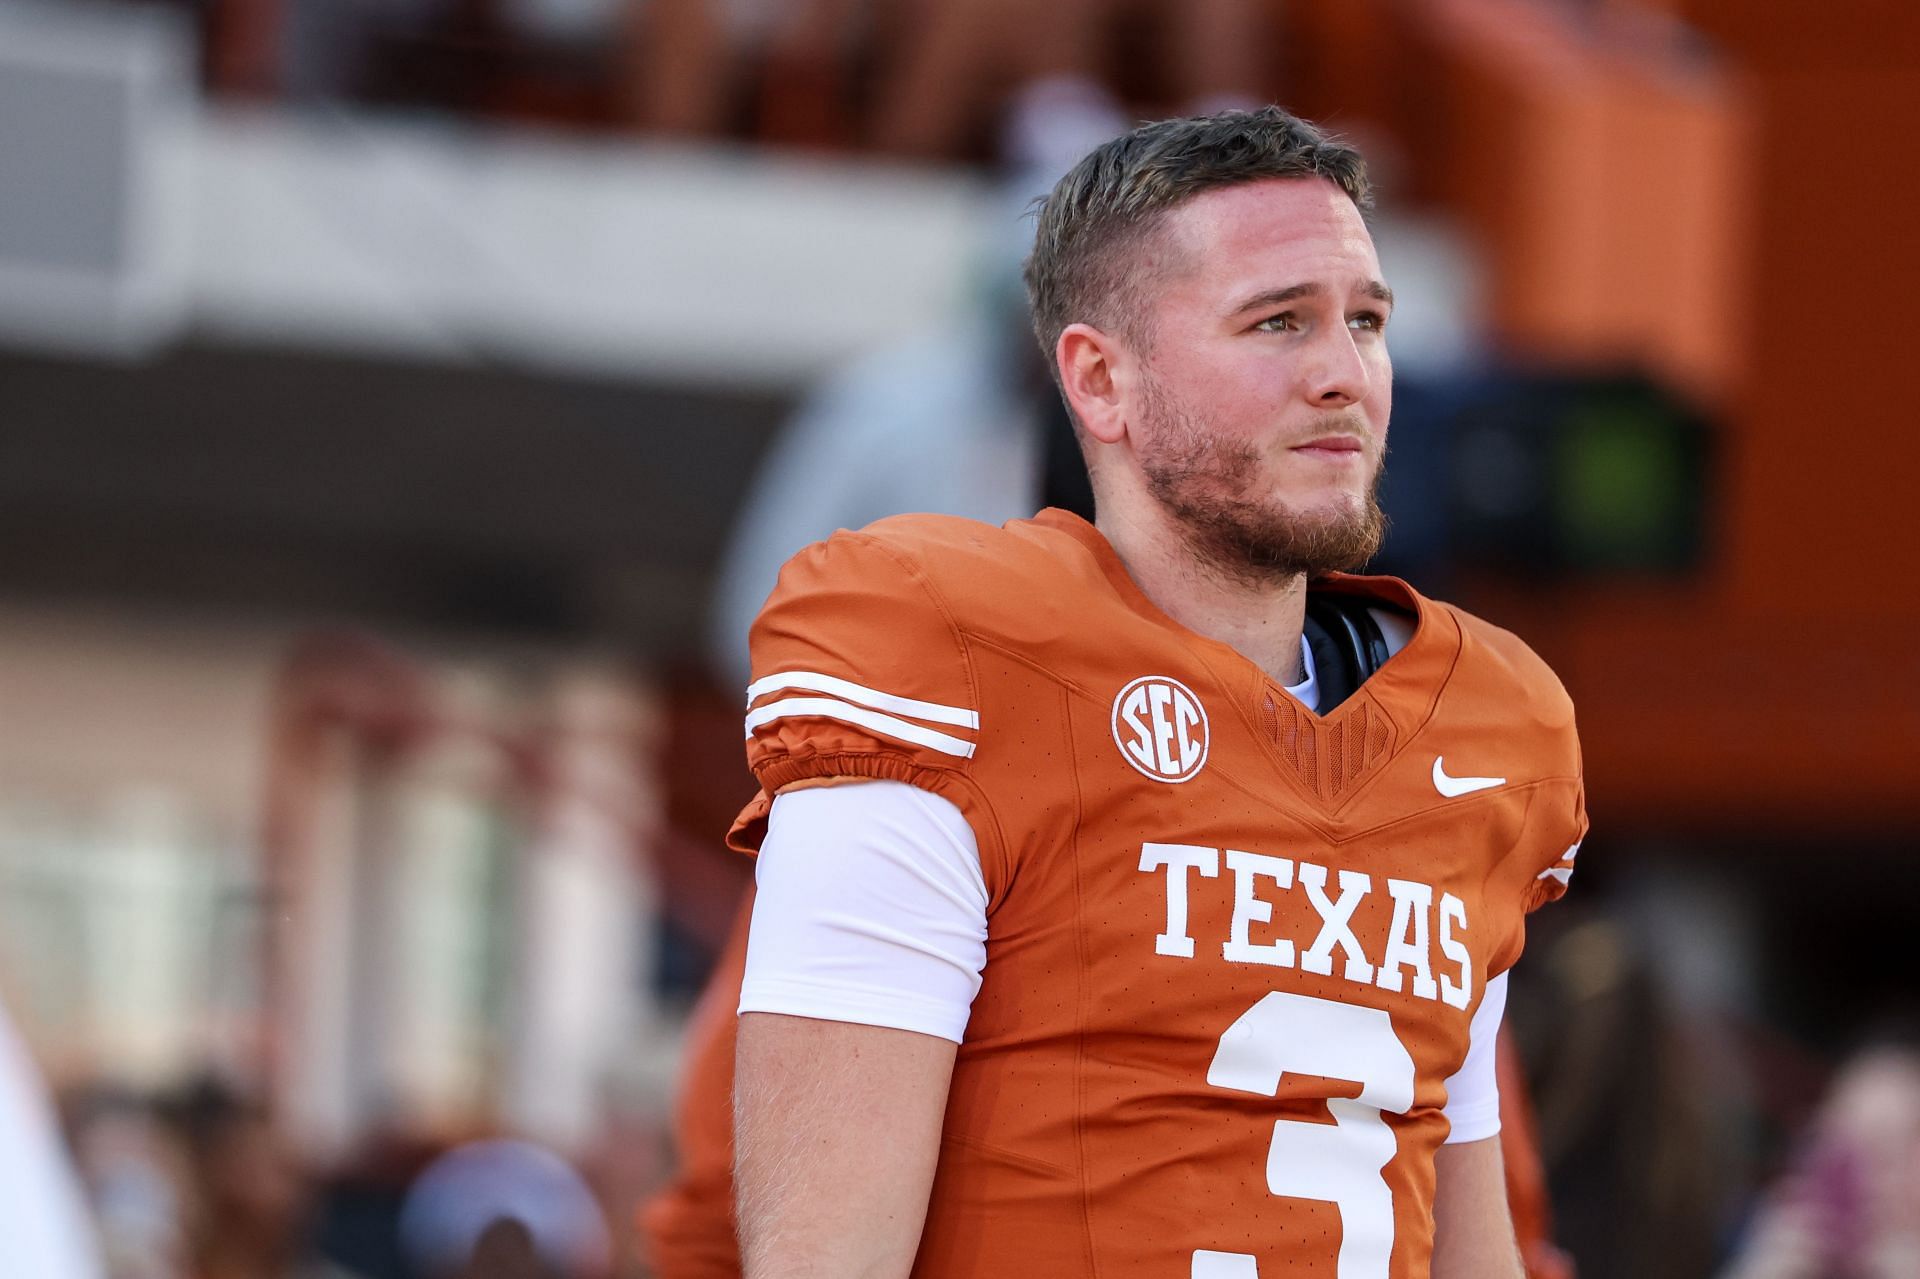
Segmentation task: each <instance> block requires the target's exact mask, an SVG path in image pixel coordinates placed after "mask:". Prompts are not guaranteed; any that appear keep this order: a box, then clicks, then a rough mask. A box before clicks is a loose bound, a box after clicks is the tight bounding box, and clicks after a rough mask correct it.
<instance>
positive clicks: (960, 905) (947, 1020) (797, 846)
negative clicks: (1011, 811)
mask: <svg viewBox="0 0 1920 1279" xmlns="http://www.w3.org/2000/svg"><path fill="white" fill-rule="evenodd" d="M754 878H755V881H756V883H757V885H758V891H757V894H756V896H755V898H754V904H753V926H752V931H751V933H750V934H749V936H748V941H747V971H746V979H745V981H744V983H743V984H742V986H741V988H740V1011H741V1012H743V1013H744V1012H770V1013H787V1014H789V1015H792V1016H796V1017H817V1018H820V1019H822V1020H826V1021H849V1022H859V1023H861V1024H863V1025H869V1026H889V1027H892V1028H894V1029H897V1030H914V1031H919V1032H920V1033H922V1034H926V1035H937V1036H939V1037H940V1038H942V1039H950V1040H952V1041H954V1042H955V1043H958V1042H960V1039H961V1036H962V1035H963V1034H964V1033H965V1031H966V1027H967V1015H968V1012H969V1010H970V1009H971V1008H972V1006H973V997H974V995H975V994H976V993H978V991H979V989H980V971H981V969H982V968H984V967H985V966H986V961H987V886H986V881H985V880H984V879H983V878H982V877H981V874H980V853H979V846H978V843H977V842H976V840H975V838H974V833H973V828H972V827H971V826H970V825H968V824H967V819H966V817H965V816H963V815H962V814H961V812H960V810H959V809H958V808H957V807H955V806H954V805H953V804H952V803H951V802H950V801H948V800H945V799H942V798H941V797H940V796H938V795H935V794H932V793H931V792H928V791H924V790H920V789H918V788H917V787H913V786H909V785H907V784H906V783H905V782H892V781H871V782H857V783H847V784H843V785H837V786H822V787H811V788H808V789H804V790H797V791H789V792H786V793H784V794H782V795H779V796H777V797H776V798H775V799H774V801H773V812H772V814H771V815H770V817H769V819H768V825H767V836H766V839H765V840H764V841H763V842H762V844H761V847H760V856H759V864H758V866H757V867H756V869H755V872H754Z"/></svg>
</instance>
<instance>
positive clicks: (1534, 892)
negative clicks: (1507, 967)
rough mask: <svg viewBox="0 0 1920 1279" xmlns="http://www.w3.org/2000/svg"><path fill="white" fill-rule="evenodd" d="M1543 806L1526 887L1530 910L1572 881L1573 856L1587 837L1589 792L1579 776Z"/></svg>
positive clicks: (1558, 894) (1560, 892)
mask: <svg viewBox="0 0 1920 1279" xmlns="http://www.w3.org/2000/svg"><path fill="white" fill-rule="evenodd" d="M1544 807H1545V810H1546V811H1545V812H1544V814H1543V818H1544V820H1543V821H1542V823H1541V825H1542V827H1543V828H1544V829H1543V830H1542V833H1541V836H1540V842H1538V843H1537V844H1536V845H1535V846H1534V850H1533V852H1534V856H1533V860H1532V861H1531V862H1530V863H1529V869H1531V870H1532V871H1533V879H1532V880H1531V882H1529V883H1528V884H1527V887H1526V899H1525V909H1526V911H1527V913H1529V914H1531V913H1532V912H1534V911H1536V910H1538V909H1539V908H1540V907H1542V906H1544V905H1546V904H1547V903H1548V902H1550V901H1555V900H1557V899H1558V898H1560V897H1562V896H1564V895H1565V894H1566V891H1567V885H1568V884H1570V883H1571V882H1572V881H1573V867H1574V859H1575V858H1577V857H1579V856H1580V844H1581V841H1583V840H1585V839H1586V837H1587V794H1586V787H1585V785H1584V784H1583V783H1582V782H1581V780H1580V779H1579V778H1575V779H1573V781H1572V782H1571V784H1569V785H1565V786H1563V787H1560V788H1557V789H1556V791H1555V792H1554V793H1553V794H1551V795H1549V796H1547V797H1545V799H1544Z"/></svg>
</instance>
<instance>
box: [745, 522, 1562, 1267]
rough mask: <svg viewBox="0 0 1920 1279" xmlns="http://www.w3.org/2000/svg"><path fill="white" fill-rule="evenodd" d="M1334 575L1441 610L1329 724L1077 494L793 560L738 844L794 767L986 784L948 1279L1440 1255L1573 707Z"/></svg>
mask: <svg viewBox="0 0 1920 1279" xmlns="http://www.w3.org/2000/svg"><path fill="white" fill-rule="evenodd" d="M1315 589H1316V590H1331V591H1340V592H1348V593H1352V594H1355V595H1359V596H1361V597H1363V598H1365V599H1368V600H1372V601H1377V602H1378V603H1380V604H1382V605H1384V606H1387V607H1391V608H1397V609H1400V610H1403V611H1404V612H1406V613H1408V614H1410V615H1411V616H1412V617H1413V618H1415V619H1416V625H1415V629H1414V633H1413V635H1412V637H1411V639H1410V640H1409V641H1408V642H1407V644H1406V646H1405V647H1404V648H1403V649H1402V650H1401V651H1400V652H1399V653H1397V654H1396V655H1394V656H1393V657H1392V658H1391V659H1390V660H1389V661H1388V662H1387V663H1386V665H1385V666H1384V667H1382V668H1381V669H1380V670H1379V671H1378V672H1377V673H1376V674H1374V675H1373V676H1372V677H1371V678H1370V679H1369V680H1367V682H1366V683H1365V684H1364V685H1363V686H1362V687H1361V688H1360V689H1359V690H1358V691H1357V692H1356V693H1354V694H1353V695H1352V696H1351V697H1350V698H1348V699H1347V701H1346V702H1344V703H1343V704H1342V705H1340V706H1339V707H1338V708H1337V709H1335V710H1333V711H1332V712H1330V713H1329V714H1328V715H1326V716H1324V717H1323V716H1319V715H1316V714H1313V713H1312V712H1309V711H1307V710H1306V709H1304V708H1302V707H1301V706H1300V705H1299V704H1298V703H1297V702H1295V701H1294V700H1293V699H1292V698H1291V697H1290V696H1289V695H1288V694H1286V693H1285V692H1284V691H1282V690H1281V689H1280V688H1279V687H1278V686H1277V685H1276V684H1275V683H1274V681H1273V680H1271V679H1270V678H1269V677H1268V676H1267V675H1266V674H1265V673H1264V672H1263V671H1261V670H1260V669H1259V668H1258V667H1256V666H1255V665H1253V664H1252V663H1251V662H1249V661H1247V660H1246V659H1245V658H1243V657H1241V656H1240V655H1239V654H1238V653H1236V652H1235V651H1234V650H1232V649H1231V648H1228V647H1227V646H1225V645H1223V644H1220V643H1217V642H1215V641H1213V640H1209V639H1207V638H1205V637H1203V636H1201V635H1199V634H1196V633H1195V632H1193V631H1190V630H1188V629H1186V628H1185V627H1183V626H1181V625H1179V624H1178V623H1176V622H1174V621H1173V620H1172V619H1171V618H1169V617H1167V616H1166V615H1165V614H1163V613H1162V612H1161V611H1160V610H1159V609H1158V608H1156V607H1155V606H1154V605H1153V604H1152V602H1150V601H1149V600H1148V599H1147V598H1146V597H1145V596H1144V595H1143V594H1142V593H1141V592H1140V591H1139V589H1138V588H1137V587H1136V586H1135V585H1134V583H1133V582H1132V580H1131V579H1130V578H1129V577H1128V575H1127V573H1126V571H1125V569H1124V567H1123V566H1122V565H1121V563H1120V561H1119V559H1118V557H1117V556H1116V555H1115V554H1114V552H1113V550H1112V548H1111V547H1110V546H1109V545H1108V544H1107V542H1106V540H1105V539H1104V538H1103V537H1101V535H1100V534H1099V533H1098V532H1097V531H1096V530H1095V529H1094V528H1093V527H1092V526H1091V525H1088V524H1086V523H1085V522H1084V521H1081V520H1079V519H1077V518H1075V517H1073V516H1071V515H1068V514H1066V513H1064V512H1060V511H1047V512H1043V513H1042V514H1041V515H1040V516H1039V517H1038V518H1036V519H1034V520H1031V521H1018V522H1015V523H1012V524H1009V525H1007V526H1005V527H1004V528H993V527H990V526H987V525H982V524H977V523H974V522H971V521H965V520H959V519H952V518H946V517H935V516H908V517H900V518H896V519H890V520H885V521H882V522H880V523H878V524H875V525H873V526H871V527H869V528H868V529H866V530H864V531H862V532H859V533H840V534H837V535H836V536H834V537H833V538H831V539H829V540H828V541H826V542H822V543H818V544H816V545H814V546H812V547H809V548H808V549H807V550H805V551H803V552H802V553H801V554H800V555H798V556H796V557H795V558H794V559H793V560H792V561H790V562H789V563H788V564H787V566H786V568H785V569H784V570H783V571H782V573H781V576H780V580H779V584H778V586H777V587H776V588H775V590H774V592H773V595H772V596H771V598H770V599H769V600H768V602H767V605H766V607H765V609H764V610H763V612H762V613H761V615H760V619H759V621H758V622H757V623H756V625H755V627H754V631H753V636H752V648H753V662H754V675H755V679H754V682H753V684H752V686H751V688H750V689H749V699H750V700H749V710H748V715H747V722H746V724H747V750H748V757H749V761H750V763H751V764H752V767H753V770H754V772H755V774H756V775H757V776H758V778H759V780H760V783H761V786H762V788H763V793H762V795H761V796H760V797H759V798H758V799H756V800H755V802H754V803H753V804H752V805H750V806H749V807H748V809H747V810H746V811H745V812H744V813H743V814H742V815H741V819H740V821H739V822H738V823H737V824H736V826H735V828H734V832H733V835H732V840H733V842H734V843H735V846H736V847H739V848H741V849H743V850H745V851H752V850H754V849H756V848H757V847H758V843H759V840H760V838H761V836H762V835H763V833H764V830H765V816H766V812H767V809H768V806H769V805H770V803H771V800H770V799H769V798H768V797H769V796H771V795H774V794H777V793H778V792H779V791H781V790H782V789H783V788H786V787H791V786H794V785H796V784H802V783H807V782H812V781H818V780H820V779H825V778H847V777H866V778H892V779H895V780H900V781H906V782H910V783H912V784H914V785H916V786H920V787H923V788H925V789H927V790H930V791H933V792H934V793H936V794H939V795H942V796H945V797H946V798H947V799H949V800H951V801H952V802H953V803H954V804H955V805H957V806H958V807H959V808H960V810H961V811H962V812H963V813H964V814H965V815H966V817H967V819H968V821H969V823H970V824H971V825H972V827H973V829H974V832H975V835H976V837H977V841H978V845H979V851H980V861H981V869H982V873H983V875H984V878H985V882H986V886H987V892H988V935H987V963H986V969H985V972H984V975H983V982H982V985H981V988H980V991H979V994H978V996H977V997H976V998H975V1000H974V1003H973V1008H972V1015H971V1018H970V1020H969V1022H968V1025H967V1030H966V1036H965V1039H964V1042H962V1044H961V1045H960V1047H959V1052H958V1055H957V1058H956V1061H955V1065H954V1074H953V1084H952V1091H951V1094H950V1098H949V1102H948V1108H947V1115H946V1123H945V1133H944V1137H943V1141H942V1147H941V1152H940V1160H939V1166H938V1170H937V1172H936V1175H935V1180H934V1186H933V1193H932V1199H931V1203H930V1204H929V1207H928V1211H927V1221H926V1227H925V1231H924V1233H923V1236H922V1242H921V1247H920V1251H919V1256H918V1260H917V1262H916V1264H915V1267H914V1274H915V1275H916V1276H925V1277H936V1276H937V1277H947V1276H954V1277H958V1276H1004V1275H1028V1274H1032V1275H1041V1274H1044V1275H1049V1276H1088V1277H1091V1276H1094V1275H1096V1274H1098V1275H1101V1276H1105V1277H1106V1279H1123V1277H1125V1276H1141V1277H1142V1279H1145V1277H1148V1276H1152V1277H1154V1279H1170V1277H1175V1276H1177V1277H1178V1279H1259V1277H1261V1276H1264V1277H1265V1279H1278V1276H1281V1275H1288V1276H1312V1275H1320V1276H1327V1277H1329V1279H1416V1277H1423V1276H1425V1275H1426V1273H1427V1270H1428V1261H1429V1257H1430V1254H1431V1249H1432V1237H1433V1214H1432V1208H1433V1192H1434V1170H1433V1155H1434V1152H1435V1150H1436V1149H1437V1148H1438V1146H1439V1145H1440V1143H1441V1142H1442V1140H1443V1139H1444V1138H1445V1137H1446V1135H1447V1131H1448V1125H1447V1121H1446V1118H1445V1117H1444V1116H1443V1114H1442V1113H1441V1110H1442V1107H1443V1106H1444V1105H1445V1103H1446V1088H1445V1081H1446V1080H1447V1078H1448V1077H1449V1076H1451V1075H1452V1074H1453V1073H1454V1072H1455V1071H1456V1070H1458V1069H1459V1067H1460V1065H1461V1063H1462V1061H1463V1060H1464V1057H1465V1054H1466V1050H1467V1044H1468V1025H1469V1020H1470V1018H1471V1015H1472V1013H1473V1011H1474V1009H1475V1008H1476V1007H1477V1006H1478V1002H1479V999H1480V996H1481V993H1482V991H1483V990H1484V989H1485V985H1486V981H1487V979H1488V978H1489V977H1491V976H1493V975H1495V974H1497V973H1500V972H1502V971H1504V970H1505V969H1506V968H1507V967H1508V966H1509V965H1511V964H1512V963H1513V961H1514V960H1515V958H1516V957H1517V956H1518V955H1519V953H1520V949H1521V945H1522V941H1523V935H1524V919H1525V915H1526V913H1527V912H1528V911H1530V910H1532V909H1533V908H1534V907H1535V906H1537V905H1539V904H1540V903H1542V902H1544V901H1546V900H1548V899H1550V898H1552V897H1556V896H1558V895H1559V894H1560V893H1562V892H1563V891H1565V887H1566V882H1567V880H1568V878H1569V877H1570V876H1571V874H1572V862H1573V857H1574V855H1575V853H1576V852H1577V849H1578V844H1579V841H1580V839H1581V837H1582V835H1583V833H1584V831H1585V827H1586V819H1585V813H1584V801H1583V794H1582V786H1581V779H1580V760H1579V749H1578V744H1577V742H1576V739H1575V734H1574V724H1573V708H1572V706H1571V704H1570V703H1569V701H1568V699H1567V696H1566V694H1565V693H1564V691H1563V690H1562V689H1561V687H1560V685H1559V683H1558V681H1557V680H1555V678H1554V677H1553V674H1552V673H1551V672H1550V671H1549V670H1548V669H1547V668H1546V666H1545V665H1544V664H1543V663H1542V662H1541V661H1540V660H1539V659H1538V658H1537V657H1535V656H1534V655H1533V653H1532V652H1531V651H1529V650H1528V649H1527V647H1526V646H1525V645H1524V644H1522V643H1520V641H1518V640H1517V639H1515V638H1514V637H1513V636H1511V635H1509V634H1508V633H1506V632H1504V631H1501V630H1499V629H1497V628H1495V627H1492V626H1489V625H1487V624H1486V623H1484V622H1481V621H1479V620H1478V619H1475V618H1473V617H1470V616H1468V615H1467V614H1465V613H1462V612H1461V611H1459V610H1457V609H1454V608H1451V607H1449V606H1447V605H1444V604H1438V603H1435V602H1433V601H1430V600H1426V599H1423V598H1421V597H1420V596H1418V595H1417V594H1415V593H1414V592H1413V591H1412V590H1411V589H1410V588H1408V587H1407V586H1406V585H1404V584H1403V583H1401V582H1398V581H1395V580H1393V579H1390V578H1363V577H1335V578H1333V579H1331V580H1329V581H1327V582H1324V583H1318V584H1316V587H1315ZM820 873H822V874H831V873H833V868H832V867H831V866H822V867H821V868H820Z"/></svg>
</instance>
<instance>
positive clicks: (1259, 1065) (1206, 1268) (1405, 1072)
mask: <svg viewBox="0 0 1920 1279" xmlns="http://www.w3.org/2000/svg"><path fill="white" fill-rule="evenodd" d="M1289 1072H1291V1073H1295V1074H1305V1075H1321V1076H1324V1077H1327V1078H1330V1079H1348V1080H1352V1081H1353V1082H1355V1083H1357V1084H1359V1085H1360V1095H1359V1096H1358V1097H1351V1098H1349V1097H1336V1098H1332V1099H1330V1100H1329V1101H1328V1102H1327V1110H1328V1111H1329V1112H1330V1113H1331V1114H1332V1115H1333V1118H1334V1122H1333V1123H1332V1124H1318V1123H1303V1122H1301V1121H1299V1120H1294V1119H1282V1120H1279V1121H1277V1122H1276V1123H1275V1124H1274V1125H1273V1143H1272V1145H1270V1146H1269V1147H1268V1148H1267V1189H1268V1190H1269V1191H1271V1192H1272V1193H1274V1194H1276V1195H1282V1196H1286V1197H1288V1198H1293V1199H1318V1200H1322V1201H1324V1202H1330V1203H1332V1204H1334V1205H1335V1206H1337V1207H1338V1208H1339V1210H1340V1258H1339V1261H1338V1263H1337V1264H1336V1266H1335V1268H1334V1274H1335V1276H1336V1279H1386V1276H1387V1263H1388V1261H1389V1259H1390V1258H1391V1257H1392V1255H1393V1191H1392V1190H1391V1189H1390V1188H1389V1187H1388V1185H1387V1182H1386V1178H1384V1177H1382V1176H1381V1175H1380V1172H1381V1169H1383V1168H1385V1167H1386V1166H1387V1164H1388V1162H1389V1161H1391V1160H1392V1158H1393V1155H1394V1150H1395V1140H1394V1135H1393V1129H1392V1128H1390V1127H1388V1126H1387V1121H1386V1120H1385V1119H1384V1118H1382V1117H1381V1116H1382V1112H1383V1111H1384V1112H1391V1113H1393V1114H1405V1113H1406V1112H1407V1111H1408V1110H1409V1109H1411V1108H1412V1106H1413V1058H1412V1057H1411V1056H1409V1055H1408V1053H1407V1049H1406V1046H1405V1045H1404V1044H1402V1043H1401V1042H1400V1037H1399V1036H1398V1035H1396V1034H1394V1033H1393V1020H1392V1018H1390V1017H1389V1016H1388V1015H1387V1012H1386V1010H1385V1009H1383V1008H1362V1007H1360V1006H1358V1005H1356V1004H1342V1003H1336V1002H1334V1001H1333V1000H1330V999H1313V998H1310V997H1308V996H1306V995H1289V994H1283V993H1281V992H1279V991H1274V992H1271V993H1269V994H1268V995H1266V996H1265V997H1264V998H1262V999H1261V1000H1260V1002H1259V1003H1257V1004H1255V1005H1254V1006H1253V1007H1251V1008H1249V1009H1247V1011H1246V1012H1244V1013H1242V1014H1240V1016H1239V1018H1238V1019H1237V1020H1236V1021H1235V1022H1234V1023H1233V1025H1231V1026H1229V1027H1227V1031H1226V1033H1225V1034H1224V1035H1222V1036H1221V1037H1220V1047H1219V1048H1218V1049H1217V1050H1215V1052H1214V1054H1213V1065H1212V1066H1211V1067H1210V1068H1209V1069H1208V1070H1207V1082H1208V1083H1210V1084H1212V1085H1214V1086H1215V1087H1217V1088H1232V1089H1235V1090H1236V1091H1239V1092H1250V1093H1258V1094H1260V1095H1261V1096H1264V1097H1271V1096H1273V1095H1275V1094H1276V1093H1277V1092H1279V1090H1280V1080H1281V1077H1282V1076H1284V1075H1286V1074H1288V1073H1289ZM1192 1279H1259V1271H1258V1269H1257V1268H1256V1266H1255V1261H1254V1258H1253V1257H1252V1256H1251V1255H1249V1254H1247V1253H1243V1252H1210V1251H1207V1250H1205V1249H1201V1250H1199V1251H1196V1252H1195V1253H1194V1254H1193V1272H1192Z"/></svg>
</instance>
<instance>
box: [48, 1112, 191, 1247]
mask: <svg viewBox="0 0 1920 1279" xmlns="http://www.w3.org/2000/svg"><path fill="white" fill-rule="evenodd" d="M73 1132H74V1135H73V1145H74V1155H75V1159H76V1161H77V1162H78V1164H79V1168H80V1176H81V1178H82V1180H83V1181H84V1182H85V1184H86V1188H87V1196H88V1198H89V1200H90V1201H91V1203H92V1207H93V1216H94V1220H95V1222H96V1223H97V1225H98V1227H99V1230H100V1242H101V1246H102V1248H103V1250H104V1252H105V1261H106V1274H107V1276H108V1279H189V1276H191V1274H192V1269H191V1224H190V1223H191V1219H192V1215H193V1189H192V1180H191V1177H190V1176H189V1174H188V1169H187V1160H186V1157H185V1154H184V1152H183V1151H182V1149H181V1147H180V1143H179V1141H178V1139H177V1138H176V1136H175V1135H174V1133H173V1132H172V1131H171V1130H169V1129H168V1128H167V1126H166V1125H165V1124H163V1123H162V1122H161V1121H160V1119H159V1117H158V1116H156V1115H155V1114H154V1113H153V1112H152V1110H151V1109H150V1108H149V1107H147V1106H146V1105H144V1104H143V1103H141V1102H139V1101H136V1100H135V1099H133V1098H131V1097H126V1096H122V1095H117V1094H109V1093H102V1094H98V1095H95V1096H90V1097H86V1098H83V1099H82V1100H81V1101H80V1103H79V1105H78V1106H77V1117H76V1118H75V1120H74V1125H73Z"/></svg>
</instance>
